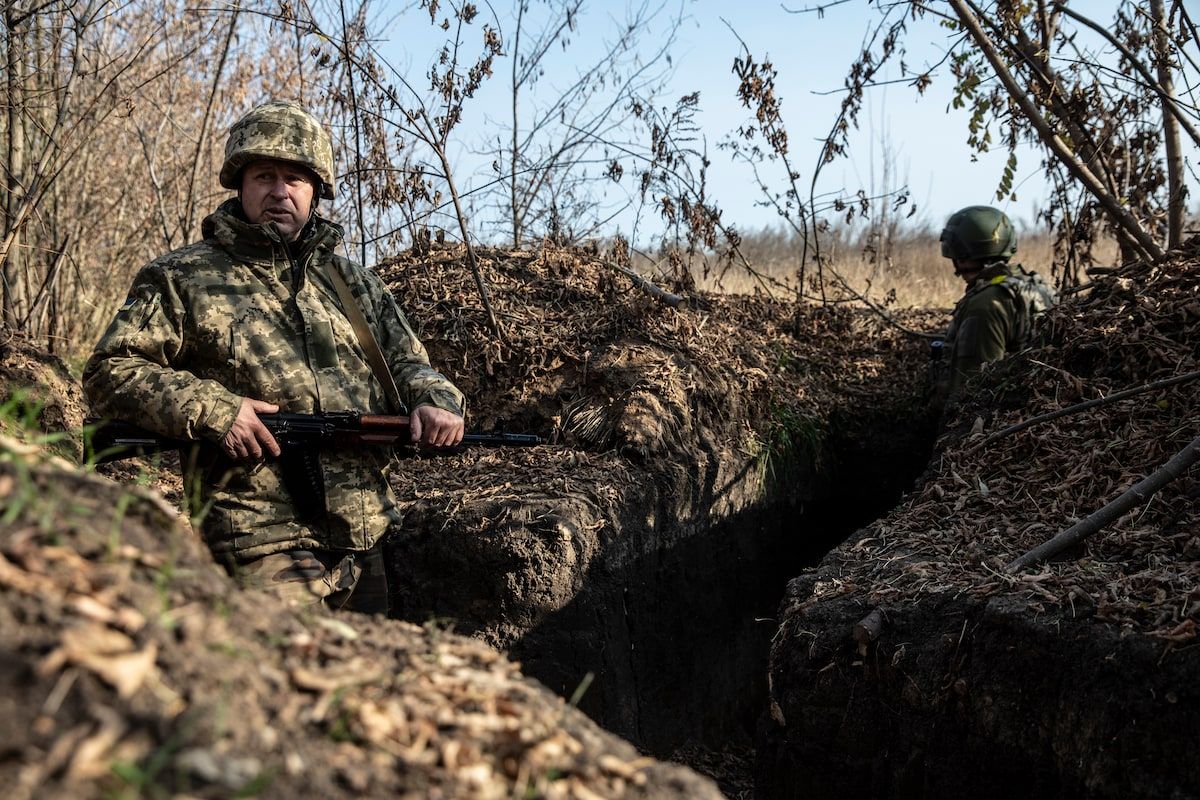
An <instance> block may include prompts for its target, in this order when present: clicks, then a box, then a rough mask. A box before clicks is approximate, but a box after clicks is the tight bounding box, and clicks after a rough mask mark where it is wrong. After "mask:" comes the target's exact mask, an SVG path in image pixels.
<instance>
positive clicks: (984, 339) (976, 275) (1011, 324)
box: [935, 206, 1056, 407]
mask: <svg viewBox="0 0 1200 800" xmlns="http://www.w3.org/2000/svg"><path fill="white" fill-rule="evenodd" d="M941 243H942V255H943V256H944V257H946V258H949V259H950V260H951V261H952V262H953V264H954V274H956V275H958V276H959V277H961V278H962V279H963V280H964V281H965V282H966V284H967V289H966V293H965V294H964V295H963V297H962V299H961V300H959V301H958V304H957V305H956V306H955V307H954V317H953V319H952V320H951V322H950V327H949V328H948V329H947V331H946V338H945V341H944V342H943V345H942V359H943V360H942V364H941V370H940V375H939V379H938V381H937V388H936V390H935V403H936V404H937V405H938V406H939V407H941V406H943V405H944V404H945V401H946V399H947V398H948V397H949V396H950V395H951V394H953V393H954V392H956V391H957V390H958V389H959V388H961V387H962V385H963V383H964V382H965V381H966V380H967V378H969V377H970V376H972V375H974V374H975V373H976V372H978V371H979V369H980V367H982V366H983V365H984V364H985V363H987V362H989V361H997V360H999V359H1001V358H1003V357H1004V356H1005V355H1006V354H1008V353H1012V352H1015V351H1017V350H1020V349H1022V348H1023V347H1025V346H1026V345H1027V344H1028V343H1029V338H1030V333H1031V329H1032V322H1033V319H1034V317H1035V316H1037V315H1038V314H1040V313H1042V312H1044V311H1045V310H1046V309H1047V308H1049V307H1050V306H1051V305H1053V304H1054V303H1055V302H1056V298H1055V295H1054V291H1053V290H1052V289H1051V288H1050V287H1049V286H1048V285H1046V283H1045V281H1043V280H1042V278H1041V277H1040V276H1039V275H1038V274H1037V273H1034V272H1027V271H1026V270H1025V268H1024V267H1022V266H1021V265H1020V264H1015V263H1012V262H1011V261H1010V259H1011V258H1012V257H1013V256H1014V255H1016V253H1017V234H1016V231H1015V230H1014V229H1013V226H1012V222H1010V221H1009V219H1008V216H1007V215H1005V214H1004V212H1002V211H1000V210H998V209H995V208H991V207H989V206H968V207H967V208H964V209H962V210H961V211H958V212H956V213H955V214H953V215H952V216H951V217H950V219H949V220H948V221H947V222H946V227H945V229H944V230H943V231H942V235H941Z"/></svg>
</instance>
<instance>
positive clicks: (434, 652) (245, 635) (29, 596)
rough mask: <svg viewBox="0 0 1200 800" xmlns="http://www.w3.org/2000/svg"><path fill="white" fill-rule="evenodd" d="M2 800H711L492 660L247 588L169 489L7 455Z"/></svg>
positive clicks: (31, 451)
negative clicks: (365, 799)
mask: <svg viewBox="0 0 1200 800" xmlns="http://www.w3.org/2000/svg"><path fill="white" fill-rule="evenodd" d="M0 505H2V506H3V508H4V512H3V516H2V518H0V642H2V644H0V650H2V651H3V652H2V655H0V713H2V714H3V717H4V720H5V724H4V726H3V727H2V729H0V783H2V784H3V785H4V786H5V796H6V797H12V798H32V797H38V798H50V797H63V798H68V797H69V798H84V797H113V796H149V797H168V796H188V797H214V798H215V797H233V796H238V797H250V796H261V797H362V796H374V797H411V798H438V797H441V798H448V799H449V798H471V797H477V798H485V797H487V798H509V797H514V796H516V797H547V798H552V797H561V798H594V797H647V798H651V797H652V798H659V797H678V798H692V797H709V798H716V797H719V796H720V794H719V793H718V792H717V791H716V789H715V787H714V786H713V785H712V784H711V783H709V782H708V781H707V780H705V779H702V778H699V777H698V776H696V775H694V774H692V773H690V772H688V771H687V770H685V769H683V768H682V767H677V766H673V765H663V764H659V763H656V762H653V761H652V760H651V759H647V758H642V757H640V756H639V755H638V753H637V752H636V751H635V750H634V749H633V747H632V746H630V745H629V744H627V743H625V742H622V741H620V740H618V739H616V738H615V737H613V736H611V735H610V734H607V733H604V732H602V731H601V730H600V729H599V728H597V727H596V725H595V724H593V723H592V722H591V721H589V720H588V719H587V718H586V717H584V716H583V715H582V714H581V713H579V712H578V711H576V710H575V709H573V708H571V707H569V706H567V705H566V704H565V703H564V702H563V701H562V700H561V699H560V698H558V697H556V696H554V695H552V694H550V693H549V692H547V691H546V690H545V689H544V688H542V687H541V686H539V685H538V684H536V683H535V682H533V681H531V680H529V679H527V678H524V677H523V676H522V675H521V673H520V670H519V667H518V665H516V664H515V663H513V662H510V661H509V660H507V659H506V658H505V657H504V656H503V655H502V654H500V653H498V652H496V651H495V650H493V649H491V648H490V647H487V646H486V645H484V644H482V643H480V642H478V641H474V640H470V639H464V638H462V637H459V636H455V635H452V634H450V633H447V632H445V631H443V630H441V629H439V628H437V627H436V626H428V627H426V628H424V629H422V628H418V627H416V626H413V625H410V624H407V623H404V622H400V621H396V620H383V619H378V618H368V617H363V616H358V615H333V614H330V613H325V612H322V611H319V610H303V611H301V610H295V609H290V608H285V607H283V606H282V605H280V604H279V603H278V602H276V601H274V600H273V598H270V597H267V596H263V595H260V594H257V593H251V592H243V591H238V590H236V589H234V588H233V586H232V584H231V583H230V581H229V580H228V578H226V577H225V575H224V574H223V573H222V572H221V571H219V570H218V568H217V567H216V566H215V565H214V564H213V562H212V560H211V558H210V557H209V556H208V553H207V551H206V550H205V548H204V547H203V545H201V544H200V543H199V542H198V541H197V540H196V539H195V537H194V536H192V535H191V534H190V533H189V532H188V531H187V530H186V528H184V527H182V526H181V525H180V524H179V523H178V520H177V511H176V509H175V508H173V507H171V506H169V505H167V504H166V503H164V501H162V500H161V499H160V498H159V496H158V495H157V494H152V493H149V492H148V491H144V490H139V489H136V488H131V487H125V486H121V485H119V484H116V483H113V482H112V481H110V480H108V479H106V478H103V477H100V476H96V475H93V474H89V473H86V472H81V471H80V470H79V469H78V468H76V467H74V466H72V465H70V464H68V463H67V462H64V461H61V460H59V459H54V458H45V457H43V456H42V454H41V453H40V452H39V451H38V449H37V448H35V447H31V446H29V445H27V444H24V443H21V442H18V441H15V440H12V439H8V438H4V439H3V440H0Z"/></svg>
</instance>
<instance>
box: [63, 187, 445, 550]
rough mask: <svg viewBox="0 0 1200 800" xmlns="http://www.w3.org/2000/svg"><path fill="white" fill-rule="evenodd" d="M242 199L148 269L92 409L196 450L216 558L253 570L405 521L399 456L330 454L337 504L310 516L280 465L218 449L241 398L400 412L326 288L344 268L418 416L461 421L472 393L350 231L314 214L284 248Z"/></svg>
mask: <svg viewBox="0 0 1200 800" xmlns="http://www.w3.org/2000/svg"><path fill="white" fill-rule="evenodd" d="M240 211H241V206H240V204H239V202H238V201H237V200H236V199H231V200H228V201H226V202H225V203H223V204H222V205H221V206H220V207H219V208H218V209H217V210H216V212H214V213H213V214H212V215H211V216H209V217H208V218H207V219H206V220H205V221H204V226H203V235H204V239H203V241H201V242H199V243H197V244H192V245H188V246H186V247H183V248H180V249H179V250H175V251H174V252H172V253H168V254H167V255H165V256H162V257H161V258H158V259H156V260H154V261H152V262H151V263H150V264H148V265H146V266H145V267H143V268H142V269H141V271H140V272H139V273H138V275H137V277H136V278H135V279H134V281H133V288H132V289H131V290H130V292H129V297H128V299H127V300H126V302H125V304H124V306H123V307H122V308H121V310H120V311H119V312H118V314H117V316H116V318H115V319H114V320H113V322H112V324H111V325H110V326H109V328H108V330H107V331H106V332H105V334H104V336H103V337H102V338H101V340H100V342H99V343H98V344H97V345H96V349H95V351H94V352H93V354H92V356H91V358H90V359H89V360H88V363H87V365H86V366H85V368H84V375H83V385H84V391H85V393H86V395H87V398H88V401H89V402H90V403H91V405H92V409H93V411H94V412H95V413H97V414H99V415H102V416H105V417H111V418H118V419H124V420H128V421H131V422H135V423H137V424H139V425H141V426H142V427H144V428H147V429H149V430H152V431H155V432H157V433H160V434H163V435H166V436H172V437H183V438H189V439H197V440H199V441H200V442H201V445H200V450H199V457H198V459H197V462H196V464H194V465H192V466H190V467H189V466H186V465H185V476H184V478H185V488H186V487H192V486H195V487H198V488H199V502H200V503H201V508H203V507H205V506H207V507H208V510H207V513H206V514H205V516H204V517H203V523H202V530H203V533H204V536H205V539H206V540H207V541H208V544H209V546H210V547H211V549H212V550H213V553H214V555H216V556H218V557H222V558H229V557H232V558H233V559H235V560H238V561H243V560H248V559H253V558H259V557H261V556H265V555H269V554H271V553H276V552H281V551H284V550H293V549H308V548H327V549H334V550H365V549H368V548H370V547H372V546H373V545H374V544H375V543H376V542H377V541H378V540H379V538H380V537H381V536H382V535H383V534H384V532H385V531H386V530H387V529H388V528H389V527H390V526H392V525H394V524H396V523H397V522H398V514H397V511H396V507H395V497H394V495H393V493H392V490H391V488H390V486H389V485H388V479H387V474H388V471H389V461H390V458H389V454H388V453H387V452H385V451H383V450H380V449H376V448H362V449H356V450H343V451H333V450H327V451H324V452H322V455H321V461H322V467H323V474H324V482H325V491H326V498H327V507H328V511H329V513H328V514H327V516H326V518H325V519H323V520H319V521H313V520H304V519H301V518H300V516H299V514H298V512H297V510H296V508H295V506H294V504H293V501H292V498H291V497H290V496H289V493H288V490H287V488H286V487H285V485H284V483H283V479H282V471H281V468H280V464H279V462H278V460H275V459H270V458H268V459H266V460H264V461H261V462H255V463H251V464H245V463H243V464H241V465H235V464H234V463H233V462H231V461H230V460H228V459H227V458H226V457H225V456H224V455H223V454H222V452H221V450H220V448H219V447H218V443H219V442H220V441H221V439H222V438H223V437H224V436H225V434H226V433H227V432H228V431H229V429H230V428H231V427H232V425H233V422H234V419H235V418H236V416H237V412H238V409H239V407H240V405H241V402H242V399H243V398H251V399H256V400H264V401H267V402H271V403H277V404H278V405H279V407H280V410H281V411H290V412H304V413H312V412H317V411H347V410H357V411H363V412H370V413H395V412H396V409H392V408H389V403H388V400H387V396H386V394H385V393H384V390H383V387H382V386H380V384H379V382H378V381H377V380H376V378H375V376H374V374H372V372H371V368H370V366H369V364H368V362H367V359H366V356H365V355H364V353H363V351H362V348H361V347H360V346H359V344H358V340H357V338H356V337H355V335H354V331H353V329H352V328H351V326H350V322H349V320H348V319H347V318H346V315H345V313H344V312H343V310H342V307H341V304H340V302H339V300H338V297H337V292H336V291H335V289H334V288H333V285H332V284H331V283H330V280H329V277H328V272H327V271H328V270H329V269H339V270H341V274H342V276H343V278H344V279H345V280H346V283H347V284H348V285H349V286H350V288H351V291H352V292H353V294H354V296H355V298H356V299H357V300H358V301H359V304H360V306H361V308H362V311H363V313H364V314H365V316H366V318H367V321H368V323H369V324H370V325H371V328H372V330H373V331H374V333H375V336H376V338H377V340H378V342H379V345H380V347H381V349H382V350H383V352H384V355H385V357H386V359H387V362H388V364H389V366H390V368H391V371H392V375H393V376H394V378H395V381H396V385H397V387H398V388H399V389H400V394H401V397H402V399H403V400H404V402H405V403H406V404H407V405H408V407H409V409H412V408H415V407H416V406H419V405H426V404H428V405H433V406H437V407H438V408H442V409H446V410H448V411H453V412H455V413H457V414H462V413H463V405H464V404H463V396H462V394H461V393H460V392H459V391H458V389H457V388H455V387H454V385H453V384H452V383H450V381H449V380H447V379H446V378H445V377H444V376H442V375H441V374H440V373H438V372H437V371H435V370H434V369H433V368H432V367H431V366H430V365H429V359H428V356H427V355H426V352H425V348H424V347H423V346H422V345H421V343H420V342H419V341H418V340H417V337H416V335H415V334H414V333H413V331H412V329H411V328H410V327H409V325H408V322H407V320H406V319H405V318H404V315H403V313H401V311H400V309H399V308H398V307H397V305H396V302H395V300H394V299H393V298H392V296H391V294H390V293H389V292H388V290H387V288H386V287H385V286H384V285H383V282H382V281H381V280H380V279H379V277H378V276H377V275H376V274H375V273H374V272H372V271H370V270H367V269H364V268H362V267H361V266H359V265H357V264H355V263H353V262H351V261H349V260H348V259H346V258H343V257H341V256H339V255H337V254H336V253H335V252H334V250H335V248H336V247H337V246H338V244H339V243H340V241H341V238H342V230H341V228H340V227H339V226H338V225H336V224H334V223H332V222H329V221H327V220H324V219H322V218H320V217H317V216H315V215H314V218H313V221H312V222H311V223H310V224H309V226H308V227H307V228H306V229H305V231H304V234H303V235H302V237H301V238H300V240H298V241H297V242H293V243H291V246H290V247H289V246H288V244H286V243H285V242H284V241H283V240H282V238H281V237H280V236H279V233H278V231H277V230H276V228H275V226H274V224H273V223H265V224H262V225H253V224H251V223H249V222H247V221H246V220H245V219H244V217H243V216H242V215H241V213H240Z"/></svg>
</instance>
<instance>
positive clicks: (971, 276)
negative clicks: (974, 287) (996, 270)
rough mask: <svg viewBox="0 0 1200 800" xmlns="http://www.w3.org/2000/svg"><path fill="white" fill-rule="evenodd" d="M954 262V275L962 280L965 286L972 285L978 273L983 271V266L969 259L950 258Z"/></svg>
mask: <svg viewBox="0 0 1200 800" xmlns="http://www.w3.org/2000/svg"><path fill="white" fill-rule="evenodd" d="M950 260H951V261H952V262H954V274H955V275H957V276H958V277H960V278H962V279H963V281H964V282H965V283H967V284H972V283H974V282H975V279H976V278H978V277H979V273H980V272H982V271H983V264H981V263H979V262H978V261H975V260H973V259H969V258H952V259H950Z"/></svg>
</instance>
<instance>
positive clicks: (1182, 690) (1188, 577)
mask: <svg viewBox="0 0 1200 800" xmlns="http://www.w3.org/2000/svg"><path fill="white" fill-rule="evenodd" d="M1198 290H1200V239H1193V240H1192V241H1191V242H1190V243H1189V244H1188V245H1186V246H1185V247H1184V248H1182V249H1181V250H1180V251H1179V252H1177V253H1175V254H1174V255H1173V256H1172V257H1171V258H1170V259H1168V260H1166V261H1164V262H1163V263H1160V264H1157V265H1154V266H1140V267H1130V268H1128V269H1125V270H1122V271H1121V272H1120V273H1118V274H1116V275H1110V276H1106V277H1104V278H1102V279H1099V280H1098V282H1097V283H1096V285H1095V286H1094V287H1093V288H1092V289H1091V290H1090V291H1089V292H1088V293H1086V294H1084V295H1083V296H1082V298H1081V299H1077V300H1074V301H1072V302H1068V303H1066V304H1064V305H1062V306H1061V307H1059V308H1058V309H1056V310H1055V311H1054V312H1053V313H1052V314H1051V316H1050V317H1049V319H1048V320H1047V322H1048V325H1047V326H1046V331H1045V334H1046V335H1045V343H1044V346H1041V347H1039V348H1036V349H1033V350H1031V351H1028V352H1025V353H1023V354H1020V355H1018V356H1016V357H1013V358H1010V359H1008V360H1007V361H1005V362H1002V363H1000V364H997V365H994V366H993V367H992V368H990V369H986V370H985V371H984V372H983V374H982V375H981V377H980V379H979V380H978V381H977V382H975V383H974V384H973V385H972V386H971V387H970V388H969V389H968V391H967V396H968V397H969V398H971V399H970V401H968V402H967V403H966V404H965V405H964V406H962V407H960V408H959V409H958V410H957V413H956V415H954V417H953V420H952V429H953V432H952V433H951V434H950V435H948V436H946V437H945V438H944V440H943V441H942V443H941V444H940V446H939V448H938V450H937V452H936V453H935V456H934V460H933V462H932V464H931V469H930V471H929V473H928V475H927V478H928V480H927V481H926V482H925V483H924V485H923V488H922V489H921V490H920V492H919V493H917V494H914V495H912V496H910V497H908V498H907V499H906V500H905V502H903V503H902V504H901V505H900V506H899V507H898V508H897V509H896V510H895V511H894V512H893V513H891V514H890V515H888V516H886V517H884V518H883V519H881V520H879V521H878V522H876V523H874V524H872V525H870V526H868V527H866V528H864V529H863V530H862V531H860V533H859V535H857V536H855V537H853V538H852V539H851V540H849V541H847V543H846V544H845V545H843V546H842V547H840V548H839V549H837V550H836V551H835V552H834V553H832V554H831V555H830V556H829V557H828V558H827V559H826V560H825V561H824V562H823V563H822V564H821V565H820V567H819V568H818V569H814V570H811V571H807V572H805V573H803V574H802V575H801V576H800V577H798V578H796V579H795V580H794V581H792V583H791V585H790V587H789V592H788V597H787V598H786V600H785V602H784V606H783V609H782V624H781V628H780V632H779V635H778V638H777V640H776V643H775V646H774V648H773V651H772V664H771V680H772V686H773V689H772V708H771V711H772V721H771V722H770V723H768V724H767V725H766V726H765V727H766V732H765V734H764V742H766V746H765V747H764V748H763V750H762V751H761V752H762V753H763V754H764V757H763V758H762V760H761V769H760V776H759V777H760V781H759V788H760V792H761V793H762V794H763V795H764V796H768V797H800V796H805V797H810V796H811V797H833V796H845V795H846V794H850V795H868V794H869V795H873V796H909V795H913V796H915V795H920V796H927V797H957V796H962V795H963V794H966V793H969V794H971V795H972V796H983V797H1009V796H1012V795H1014V794H1019V793H1022V792H1027V793H1033V794H1037V795H1043V796H1046V795H1053V796H1062V797H1083V796H1087V797H1127V796H1154V797H1168V796H1170V797H1195V796H1197V795H1200V760H1197V759H1196V757H1195V742H1196V741H1197V737H1198V736H1200V717H1198V716H1197V714H1196V713H1195V712H1196V709H1197V708H1198V707H1200V689H1198V688H1197V681H1196V676H1197V675H1200V647H1197V644H1196V636H1197V622H1200V603H1198V601H1200V528H1198V526H1197V518H1198V513H1200V512H1198V507H1197V503H1196V499H1197V497H1200V474H1198V473H1197V471H1196V470H1195V469H1192V470H1190V471H1188V472H1187V473H1186V474H1185V475H1184V476H1183V477H1182V478H1181V479H1179V480H1177V481H1175V482H1173V483H1171V484H1170V485H1168V486H1167V488H1165V489H1164V490H1163V491H1161V492H1160V493H1158V494H1157V495H1156V496H1154V497H1153V499H1151V500H1150V501H1149V502H1146V503H1145V504H1144V505H1142V506H1140V507H1139V508H1137V509H1136V511H1135V512H1133V513H1130V514H1127V515H1126V516H1125V517H1123V518H1121V519H1120V520H1119V521H1117V522H1116V523H1115V524H1113V525H1111V526H1109V527H1108V528H1106V529H1105V530H1104V531H1102V532H1101V533H1099V534H1097V535H1095V536H1092V537H1091V538H1090V539H1088V540H1086V542H1085V543H1084V544H1083V545H1082V546H1080V547H1078V548H1077V549H1076V550H1075V551H1074V552H1069V553H1066V554H1063V555H1062V556H1060V557H1059V559H1057V560H1055V561H1053V562H1052V563H1050V564H1048V565H1044V566H1040V567H1036V568H1031V569H1027V570H1025V571H1023V572H1021V573H1019V574H1015V575H1010V574H1007V573H1006V572H1005V571H1004V566H1005V565H1006V564H1007V563H1009V562H1010V561H1011V560H1012V559H1014V558H1015V557H1016V556H1018V555H1020V554H1021V553H1023V552H1025V551H1027V550H1029V549H1030V548H1032V547H1034V546H1035V545H1037V544H1040V543H1041V542H1043V541H1044V540H1046V539H1048V538H1050V537H1051V536H1052V535H1053V534H1055V533H1057V532H1059V531H1061V530H1064V529H1065V528H1067V527H1069V526H1070V525H1072V524H1073V523H1075V522H1077V521H1078V520H1079V519H1080V518H1082V517H1084V516H1086V515H1088V514H1090V513H1091V512H1092V511H1094V510H1096V509H1098V508H1100V507H1101V506H1103V505H1105V504H1106V503H1107V502H1109V501H1110V500H1112V499H1113V498H1115V497H1116V496H1117V495H1118V494H1120V493H1121V492H1122V491H1124V490H1125V489H1127V488H1129V487H1130V486H1132V485H1133V484H1134V483H1135V482H1137V481H1138V480H1140V479H1141V478H1142V477H1144V476H1145V475H1147V474H1148V473H1151V472H1153V471H1154V470H1156V469H1158V468H1159V467H1160V466H1162V465H1163V464H1164V463H1165V462H1166V461H1167V460H1168V458H1170V456H1172V455H1173V454H1175V453H1176V452H1177V451H1179V450H1181V449H1182V448H1183V447H1184V446H1185V445H1186V444H1188V443H1189V442H1190V441H1191V440H1192V439H1193V438H1194V437H1195V436H1196V435H1197V433H1198V432H1200V431H1198V428H1200V411H1198V409H1197V407H1196V403H1195V397H1196V385H1197V384H1196V383H1185V384H1182V385H1178V386H1174V387H1171V388H1166V389H1163V390H1159V391H1155V392H1152V393H1148V394H1142V395H1138V396H1136V397H1133V398H1130V399H1127V400H1123V401H1120V402H1115V403H1111V404H1105V405H1101V406H1099V407H1096V408H1093V409H1091V410H1088V411H1085V412H1082V413H1076V414H1072V415H1068V416H1065V417H1062V418H1059V419H1055V420H1052V421H1048V422H1046V423H1044V424H1041V425H1037V426H1034V427H1031V428H1028V429H1026V430H1023V431H1021V432H1018V433H1014V434H1011V435H1004V436H999V435H998V434H997V435H998V438H989V434H993V433H997V432H998V431H1000V430H1001V429H1003V428H1004V427H1006V426H1008V425H1010V424H1013V423H1016V422H1018V421H1021V420H1024V419H1027V418H1030V417H1032V416H1034V415H1037V414H1040V413H1044V412H1048V411H1053V410H1055V409H1058V408H1061V407H1065V406H1068V405H1071V404H1074V403H1076V402H1078V401H1081V400H1088V399H1092V398H1099V397H1104V396H1106V395H1109V394H1112V393H1115V392H1117V391H1118V390H1122V389H1125V388H1129V387H1134V386H1138V385H1142V384H1145V383H1148V382H1151V381H1157V380H1160V379H1164V378H1168V377H1171V376H1176V375H1183V374H1186V373H1189V372H1192V371H1195V370H1196V369H1197V368H1198V367H1200V364H1198V361H1200V302H1198V300H1197V298H1198V297H1200V292H1198ZM873 611H874V612H876V613H875V614H873V615H871V612H873ZM869 615H870V616H869Z"/></svg>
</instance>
